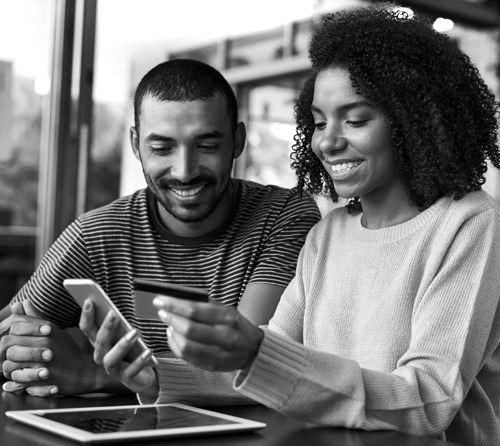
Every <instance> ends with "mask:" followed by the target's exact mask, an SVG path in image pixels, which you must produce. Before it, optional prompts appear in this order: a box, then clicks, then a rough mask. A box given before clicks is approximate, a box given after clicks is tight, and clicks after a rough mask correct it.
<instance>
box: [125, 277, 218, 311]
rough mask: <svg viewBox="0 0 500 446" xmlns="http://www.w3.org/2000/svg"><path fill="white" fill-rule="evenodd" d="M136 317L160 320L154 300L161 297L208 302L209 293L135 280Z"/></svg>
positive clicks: (170, 284) (167, 284)
mask: <svg viewBox="0 0 500 446" xmlns="http://www.w3.org/2000/svg"><path fill="white" fill-rule="evenodd" d="M134 288H135V315H136V316H137V317H143V318H148V319H159V316H158V310H157V308H156V307H155V306H154V305H153V299H154V298H155V297H156V296H158V295H159V294H160V295H163V296H171V297H177V298H178V299H187V300H194V301H198V302H208V291H207V290H204V289H202V288H194V287H188V286H182V285H175V284H172V283H165V282H156V281H152V280H143V279H134Z"/></svg>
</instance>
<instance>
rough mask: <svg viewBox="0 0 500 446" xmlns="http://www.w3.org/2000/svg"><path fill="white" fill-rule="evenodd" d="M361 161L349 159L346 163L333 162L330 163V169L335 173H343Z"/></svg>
mask: <svg viewBox="0 0 500 446" xmlns="http://www.w3.org/2000/svg"><path fill="white" fill-rule="evenodd" d="M361 163H362V161H349V162H348V163H341V164H334V165H332V171H333V172H335V173H344V172H347V171H348V170H351V169H354V168H355V167H358V166H359V165H360V164H361Z"/></svg>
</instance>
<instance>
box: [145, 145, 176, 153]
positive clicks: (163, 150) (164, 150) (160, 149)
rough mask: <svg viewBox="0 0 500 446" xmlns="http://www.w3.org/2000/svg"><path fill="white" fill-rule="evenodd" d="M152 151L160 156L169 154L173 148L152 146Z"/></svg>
mask: <svg viewBox="0 0 500 446" xmlns="http://www.w3.org/2000/svg"><path fill="white" fill-rule="evenodd" d="M150 150H151V152H153V153H158V154H160V155H162V154H167V153H169V152H170V151H171V150H172V148H171V147H167V146H150Z"/></svg>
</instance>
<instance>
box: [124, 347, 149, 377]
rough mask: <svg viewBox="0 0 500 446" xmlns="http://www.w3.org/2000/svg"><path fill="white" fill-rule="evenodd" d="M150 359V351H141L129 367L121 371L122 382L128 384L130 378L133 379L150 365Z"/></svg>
mask: <svg viewBox="0 0 500 446" xmlns="http://www.w3.org/2000/svg"><path fill="white" fill-rule="evenodd" d="M152 357H153V353H152V352H151V350H145V351H143V352H142V353H141V354H140V355H139V356H138V357H137V358H136V359H135V360H134V361H133V362H132V363H131V364H130V365H128V366H127V367H126V368H124V369H122V375H121V379H122V381H124V382H129V381H130V380H131V379H132V378H135V377H136V376H137V374H138V373H139V372H141V371H142V370H143V369H144V368H145V367H146V366H147V365H148V364H149V363H150V361H151V358H152ZM153 373H154V372H153Z"/></svg>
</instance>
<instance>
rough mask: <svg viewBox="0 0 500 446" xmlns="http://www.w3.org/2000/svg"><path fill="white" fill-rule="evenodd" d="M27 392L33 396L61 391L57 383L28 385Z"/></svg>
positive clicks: (55, 393) (44, 395)
mask: <svg viewBox="0 0 500 446" xmlns="http://www.w3.org/2000/svg"><path fill="white" fill-rule="evenodd" d="M26 392H27V393H28V394H29V395H31V396H38V397H47V396H52V395H57V394H58V393H59V387H58V386H55V385H47V386H29V387H26Z"/></svg>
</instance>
